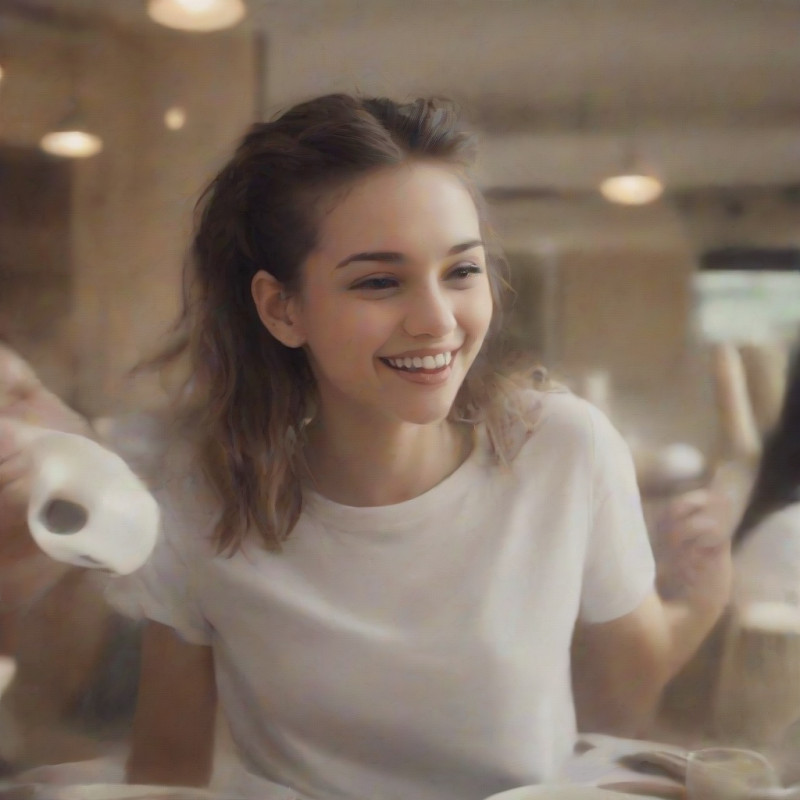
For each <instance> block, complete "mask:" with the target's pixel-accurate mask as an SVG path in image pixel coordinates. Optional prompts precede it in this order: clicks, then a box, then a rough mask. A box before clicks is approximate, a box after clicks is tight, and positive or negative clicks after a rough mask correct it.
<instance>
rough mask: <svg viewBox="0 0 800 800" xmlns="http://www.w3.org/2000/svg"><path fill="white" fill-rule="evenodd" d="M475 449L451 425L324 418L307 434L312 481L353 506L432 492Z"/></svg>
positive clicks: (397, 500)
mask: <svg viewBox="0 0 800 800" xmlns="http://www.w3.org/2000/svg"><path fill="white" fill-rule="evenodd" d="M471 449H472V437H471V435H470V430H469V429H468V428H467V427H465V426H461V425H457V424H455V423H452V422H449V421H446V420H445V421H442V422H438V423H432V424H430V425H414V424H411V423H398V424H396V425H365V424H364V421H363V419H361V420H359V421H358V422H357V423H356V421H355V420H353V421H351V424H348V423H347V422H345V421H343V420H341V419H337V421H336V424H332V423H331V422H330V421H327V420H325V419H324V418H322V419H320V420H319V421H318V422H317V423H316V424H314V425H313V426H312V428H311V430H310V431H309V436H308V446H307V448H306V461H307V465H308V472H309V482H310V483H311V485H312V486H313V487H314V488H315V489H316V490H317V491H318V492H320V494H322V495H324V496H325V497H328V498H329V499H331V500H334V501H336V502H338V503H342V504H344V505H351V506H383V505H393V504H395V503H401V502H403V501H404V500H409V499H411V498H412V497H417V496H418V495H420V494H423V493H424V492H427V491H428V490H429V489H432V488H433V487H434V486H436V485H437V484H438V483H440V482H441V481H442V480H444V479H445V478H446V477H447V476H448V475H450V474H451V473H452V472H454V471H455V470H456V469H457V468H458V467H459V466H460V465H461V464H462V463H463V462H464V460H465V459H466V458H467V456H468V455H469V453H470V450H471Z"/></svg>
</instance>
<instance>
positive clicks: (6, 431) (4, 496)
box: [0, 345, 92, 565]
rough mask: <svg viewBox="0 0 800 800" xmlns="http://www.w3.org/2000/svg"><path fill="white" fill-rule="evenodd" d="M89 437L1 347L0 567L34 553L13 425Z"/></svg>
mask: <svg viewBox="0 0 800 800" xmlns="http://www.w3.org/2000/svg"><path fill="white" fill-rule="evenodd" d="M15 421H16V422H25V423H27V424H28V425H37V426H40V427H42V428H48V429H52V430H57V431H62V432H64V433H77V434H81V435H84V436H92V430H91V427H90V425H89V423H88V422H87V421H86V420H85V419H84V418H83V417H82V416H81V415H80V414H78V413H77V412H75V411H73V410H72V409H71V408H70V407H69V406H67V405H66V404H65V403H63V402H62V401H61V399H60V398H59V397H57V396H56V395H55V394H53V393H52V392H50V391H48V390H47V389H46V388H45V387H44V386H43V385H42V384H41V383H40V381H39V380H38V378H37V377H36V375H35V373H34V372H33V370H32V369H31V368H30V366H29V365H28V364H27V363H26V362H25V361H24V360H23V359H21V358H20V357H19V356H18V355H17V354H16V353H14V352H13V351H12V350H10V349H8V348H7V347H5V346H3V345H0V565H3V564H8V563H13V562H15V561H17V560H20V559H23V558H26V557H27V556H30V555H32V554H34V553H37V552H38V548H37V547H36V545H35V544H34V542H33V541H32V539H31V538H30V536H29V534H28V526H27V522H26V516H27V504H28V496H29V494H30V481H31V466H32V465H31V462H30V460H29V459H28V457H27V456H26V454H25V451H24V448H21V447H20V446H19V443H18V442H17V439H16V436H15V432H14V425H13V424H12V423H13V422H15Z"/></svg>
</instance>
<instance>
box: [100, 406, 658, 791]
mask: <svg viewBox="0 0 800 800" xmlns="http://www.w3.org/2000/svg"><path fill="white" fill-rule="evenodd" d="M541 403H542V408H541V416H540V419H539V422H538V423H537V426H536V429H535V431H534V433H533V434H532V435H531V437H530V438H529V439H528V441H527V442H526V443H525V444H524V446H523V447H522V449H521V450H520V452H519V454H518V455H517V457H516V458H515V459H514V460H513V462H512V463H511V465H510V467H501V466H498V465H496V464H495V463H494V462H492V460H491V458H490V457H489V453H488V447H487V444H486V440H485V435H484V433H483V432H482V430H480V429H479V431H478V434H477V443H476V446H475V448H474V450H473V452H472V454H471V456H470V457H469V458H468V459H467V460H466V461H465V462H464V463H463V464H462V465H461V466H460V467H459V468H458V469H457V470H456V471H455V472H454V473H453V474H452V475H450V476H449V477H448V478H446V479H445V480H444V481H442V482H441V483H440V484H438V485H437V486H435V487H434V488H433V489H431V490H430V491H428V492H426V493H425V494H423V495H420V496H419V497H416V498H414V499H412V500H408V501H406V502H403V503H399V504H397V505H392V506H384V507H369V508H354V507H349V506H343V505H339V504H337V503H334V502H332V501H330V500H328V499H326V498H324V497H322V496H320V495H318V494H315V493H313V492H308V494H307V496H306V497H305V500H304V509H303V513H302V515H301V517H300V520H299V522H298V524H297V526H296V528H295V529H294V530H293V532H292V534H291V536H290V537H289V539H288V541H287V542H286V545H285V547H284V549H283V551H282V552H280V553H273V552H268V551H266V550H264V549H263V548H261V547H260V546H258V544H257V543H256V542H255V541H253V542H250V543H249V544H247V545H246V547H245V548H244V549H243V550H242V551H240V552H239V553H237V554H236V555H235V556H233V557H232V558H225V557H214V556H213V549H212V547H211V546H210V545H209V543H208V536H207V535H208V533H209V531H210V530H211V528H212V527H213V523H214V520H215V513H214V510H213V508H210V507H209V504H208V502H207V501H205V500H204V499H203V497H202V496H201V493H200V492H199V490H198V489H196V488H195V485H194V484H193V483H192V481H191V480H189V479H186V480H183V481H180V482H178V484H177V485H175V484H173V485H172V486H171V487H169V491H168V492H166V493H165V496H164V498H163V503H164V518H165V523H164V533H163V537H162V539H161V541H160V543H159V545H158V547H157V549H156V552H155V553H154V556H153V558H152V559H151V561H150V562H149V564H148V565H146V566H145V567H144V568H143V569H142V570H140V571H139V572H138V573H136V574H135V575H134V576H131V577H129V578H126V579H120V580H119V581H117V582H115V590H114V593H113V594H114V596H115V597H116V604H117V605H118V607H127V608H128V610H129V611H135V610H138V611H139V613H143V614H145V615H147V616H148V617H150V618H152V619H155V620H158V621H159V622H162V623H165V624H167V625H170V626H172V627H174V628H175V629H177V630H178V631H179V632H180V633H181V635H182V636H183V637H184V638H185V639H186V640H187V641H189V642H193V643H202V644H208V645H211V646H213V648H214V659H215V666H216V677H217V685H218V690H219V694H220V700H221V703H222V707H223V708H224V710H225V714H226V717H227V719H228V722H229V725H230V729H231V733H232V735H233V738H234V740H235V742H236V744H237V746H238V749H239V751H240V755H241V757H242V759H243V762H244V763H245V765H246V766H247V768H248V769H249V770H251V771H252V772H254V773H256V774H258V775H260V776H263V777H265V778H267V779H269V780H271V781H274V782H276V783H278V784H281V785H284V786H289V787H292V788H293V789H295V790H296V791H297V792H299V793H300V794H301V795H303V796H305V797H309V798H315V799H318V800H322V799H323V798H324V799H325V800H410V799H411V798H413V800H480V798H485V797H487V796H489V795H491V794H493V793H495V792H499V791H501V790H504V789H508V788H511V787H514V786H520V785H524V784H531V783H538V782H544V781H547V780H552V779H553V778H554V777H555V776H556V775H557V772H558V770H559V767H560V765H561V764H562V762H563V761H564V759H565V758H566V757H567V756H569V755H570V753H571V752H572V748H573V744H574V740H575V718H574V706H573V700H572V693H571V686H570V641H571V637H572V633H573V627H574V624H575V621H576V619H577V618H578V617H579V616H580V617H581V618H582V619H583V620H585V621H587V622H590V623H591V622H604V621H607V620H611V619H614V618H617V617H620V616H622V615H625V614H627V613H628V612H630V611H632V610H634V609H635V608H636V607H637V606H638V605H639V604H640V603H641V602H642V600H643V599H644V598H645V596H646V595H647V594H648V593H649V592H650V591H652V589H653V582H654V564H653V558H652V554H651V551H650V546H649V543H648V539H647V534H646V531H645V527H644V522H643V519H642V513H641V507H640V502H639V495H638V489H637V486H636V480H635V476H634V471H633V466H632V461H631V458H630V454H629V452H628V449H627V447H626V446H625V444H624V442H623V441H622V439H621V437H620V436H619V434H618V433H617V432H616V431H615V430H614V429H613V428H612V426H611V425H610V423H609V422H608V421H607V419H606V418H605V417H604V416H603V415H602V414H601V413H600V412H599V411H597V410H596V409H595V408H593V407H592V406H590V405H589V404H588V403H586V402H585V401H583V400H580V399H578V398H576V397H574V396H572V395H569V394H567V393H548V394H546V395H543V396H542V397H541ZM112 599H113V598H112Z"/></svg>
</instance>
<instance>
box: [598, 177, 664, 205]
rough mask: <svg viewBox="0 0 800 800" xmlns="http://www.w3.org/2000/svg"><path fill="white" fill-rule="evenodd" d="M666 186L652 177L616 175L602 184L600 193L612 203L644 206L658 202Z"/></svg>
mask: <svg viewBox="0 0 800 800" xmlns="http://www.w3.org/2000/svg"><path fill="white" fill-rule="evenodd" d="M663 191H664V184H663V183H661V181H660V180H659V179H658V178H655V177H653V176H652V175H640V174H635V173H632V174H630V175H614V176H612V177H610V178H606V179H605V180H604V181H603V182H602V183H601V184H600V193H601V194H602V195H603V197H605V198H606V200H608V201H609V202H611V203H621V204H622V205H627V206H643V205H646V204H647V203H652V202H653V201H654V200H657V199H658V198H659V197H660V196H661V194H662V193H663Z"/></svg>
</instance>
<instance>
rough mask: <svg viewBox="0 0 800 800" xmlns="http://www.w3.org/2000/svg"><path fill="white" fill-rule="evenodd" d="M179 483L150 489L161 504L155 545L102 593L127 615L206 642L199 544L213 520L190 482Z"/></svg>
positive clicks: (187, 638) (189, 639)
mask: <svg viewBox="0 0 800 800" xmlns="http://www.w3.org/2000/svg"><path fill="white" fill-rule="evenodd" d="M180 488H181V490H180V491H177V490H176V483H172V484H171V485H168V486H166V487H165V488H162V489H159V490H157V491H154V492H153V494H154V496H155V497H156V499H157V501H158V503H159V507H160V509H161V531H160V534H159V537H158V541H157V543H156V546H155V548H154V550H153V552H152V554H151V556H150V558H149V559H148V561H147V562H146V563H145V564H144V566H143V567H141V569H139V570H137V571H136V572H134V573H132V574H131V575H126V576H121V577H118V578H114V579H113V580H111V581H109V584H108V588H107V589H106V598H107V600H108V601H109V603H110V604H111V605H112V606H113V607H114V608H115V609H116V610H117V611H119V612H120V613H121V614H124V615H125V616H129V617H133V618H137V619H139V618H146V619H151V620H154V621H155V622H160V623H162V624H164V625H168V626H169V627H171V628H174V629H175V631H176V632H177V633H178V634H179V635H180V636H181V637H182V638H183V639H184V640H185V641H187V642H189V643H190V644H202V645H207V644H210V643H211V636H210V634H211V631H210V626H209V625H208V623H207V621H206V620H205V618H204V616H203V613H202V594H201V589H202V582H201V580H200V574H199V573H200V568H201V566H202V564H201V552H200V551H201V548H200V547H199V546H198V544H199V542H201V537H203V536H205V535H206V534H207V533H208V531H209V525H213V520H211V519H210V518H209V516H208V514H204V513H202V512H200V511H198V504H195V505H194V506H193V505H192V496H191V495H192V491H191V484H190V482H188V481H187V482H186V484H185V485H183V486H181V487H180ZM199 505H200V506H201V507H202V504H199Z"/></svg>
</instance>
